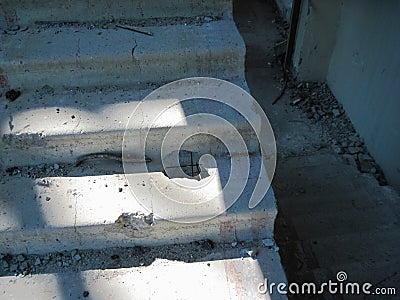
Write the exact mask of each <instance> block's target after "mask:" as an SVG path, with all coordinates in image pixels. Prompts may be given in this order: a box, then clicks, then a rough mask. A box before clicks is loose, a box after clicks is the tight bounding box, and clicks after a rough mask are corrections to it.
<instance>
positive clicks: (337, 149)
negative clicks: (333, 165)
mask: <svg viewBox="0 0 400 300" xmlns="http://www.w3.org/2000/svg"><path fill="white" fill-rule="evenodd" d="M333 150H334V151H335V153H337V154H343V153H344V151H343V148H341V147H335V148H334V149H333Z"/></svg>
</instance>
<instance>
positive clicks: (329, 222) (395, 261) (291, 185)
mask: <svg viewBox="0 0 400 300" xmlns="http://www.w3.org/2000/svg"><path fill="white" fill-rule="evenodd" d="M234 4H235V5H234V11H235V21H236V23H237V26H238V29H239V31H240V33H241V34H242V36H243V38H244V40H245V43H246V46H247V57H246V79H247V82H248V85H249V87H250V90H251V92H252V95H253V96H254V97H255V98H256V99H257V100H258V101H259V102H260V104H261V105H262V106H263V108H264V110H265V111H266V113H267V115H268V117H269V119H270V122H271V124H272V126H273V128H274V131H275V134H276V141H277V148H278V163H277V168H276V174H275V178H274V181H273V187H274V191H275V194H276V198H277V201H278V207H279V214H278V218H277V220H276V223H275V239H276V241H277V243H278V245H279V246H280V255H281V258H282V263H283V265H284V269H285V272H286V275H287V278H288V282H289V283H290V282H298V283H301V282H316V283H322V282H327V281H328V280H329V279H331V280H335V279H336V274H337V273H338V272H339V271H345V272H346V273H347V275H348V281H350V282H361V283H362V282H370V283H371V284H373V285H374V287H396V288H397V291H398V290H399V288H400V273H399V270H400V259H399V254H400V252H399V250H398V245H399V241H400V230H399V228H400V226H399V222H398V219H399V212H400V209H399V203H400V202H399V201H400V198H399V196H398V194H397V193H396V192H395V191H393V189H391V188H390V187H382V186H379V184H378V183H377V181H376V180H375V179H374V178H373V177H372V176H371V175H366V174H361V173H360V172H359V171H358V170H357V168H356V167H355V165H354V164H351V163H349V162H348V161H346V160H345V159H343V157H341V156H340V155H338V154H336V153H335V152H334V151H333V149H332V147H331V145H330V144H329V142H328V139H327V135H328V133H327V132H326V130H327V129H326V128H324V126H323V124H322V123H320V122H318V121H312V120H310V119H308V118H307V116H306V115H305V113H303V112H302V111H300V110H299V109H297V108H296V107H295V106H291V105H290V102H291V99H290V94H289V92H288V91H287V92H286V93H285V95H284V96H283V97H282V98H281V99H280V100H279V102H278V103H277V104H276V105H272V102H273V100H274V99H275V98H276V96H277V95H278V94H279V91H280V90H279V89H280V83H279V79H280V78H281V77H282V72H281V70H280V66H279V65H277V64H272V67H270V66H269V64H268V62H273V61H274V50H273V45H275V43H276V42H279V41H281V40H282V39H283V38H282V34H281V33H282V28H281V25H279V24H280V23H279V22H277V21H276V18H277V15H276V9H275V4H274V2H273V1H272V0H264V1H262V0H253V1H250V2H249V1H247V2H245V1H239V0H237V1H234ZM348 297H349V296H346V295H343V296H340V295H335V296H333V295H325V294H324V295H323V298H324V299H348ZM392 297H393V296H392ZM294 298H298V297H294ZM312 298H313V299H315V296H314V297H312ZM366 298H367V299H368V297H366ZM386 298H391V297H390V296H386ZM386 298H385V299H386ZM393 299H394V298H393Z"/></svg>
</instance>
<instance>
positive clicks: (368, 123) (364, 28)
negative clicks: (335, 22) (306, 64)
mask: <svg viewBox="0 0 400 300" xmlns="http://www.w3.org/2000/svg"><path fill="white" fill-rule="evenodd" d="M340 12H341V14H340V24H339V26H338V30H337V34H336V46H335V48H334V50H333V53H332V58H331V60H330V64H329V70H328V75H327V81H328V83H329V86H330V87H331V89H332V91H333V93H334V94H335V95H336V97H337V98H338V99H339V101H340V102H341V103H342V104H343V105H344V107H345V109H346V111H347V112H348V114H349V117H350V119H351V120H352V122H353V123H354V126H355V128H356V129H357V131H358V132H359V133H360V135H361V136H362V137H363V139H364V141H365V144H366V146H367V147H368V150H369V151H370V152H371V153H372V154H373V155H374V157H375V159H376V160H377V161H378V162H379V164H380V165H381V167H382V169H383V170H384V172H385V174H386V177H387V179H388V181H389V183H390V184H392V185H393V186H394V187H396V188H397V189H398V190H400V161H399V153H400V132H399V130H398V128H399V126H400V123H399V112H400V103H399V101H398V99H399V92H400V91H399V87H400V81H399V75H398V72H399V71H398V66H399V64H400V58H399V55H398V53H399V51H400V41H399V39H396V38H394V39H391V38H388V37H391V36H397V35H398V26H396V24H398V18H397V16H398V14H399V12H400V4H399V2H398V1H386V2H385V3H384V4H383V3H382V5H378V4H377V3H374V2H373V1H368V2H365V1H346V2H345V3H343V5H342V6H341V7H340ZM354 12H355V13H354ZM378 20H379V21H378Z"/></svg>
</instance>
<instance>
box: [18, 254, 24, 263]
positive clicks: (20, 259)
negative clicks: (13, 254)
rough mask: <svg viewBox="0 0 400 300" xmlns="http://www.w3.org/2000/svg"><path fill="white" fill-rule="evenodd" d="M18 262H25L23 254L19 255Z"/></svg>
mask: <svg viewBox="0 0 400 300" xmlns="http://www.w3.org/2000/svg"><path fill="white" fill-rule="evenodd" d="M17 260H18V261H19V262H23V261H25V257H24V256H23V255H22V254H20V255H17Z"/></svg>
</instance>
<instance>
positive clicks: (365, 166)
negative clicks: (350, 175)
mask: <svg viewBox="0 0 400 300" xmlns="http://www.w3.org/2000/svg"><path fill="white" fill-rule="evenodd" d="M371 167H372V165H371V162H370V161H367V160H359V169H360V172H361V173H369V172H370V170H371Z"/></svg>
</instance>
